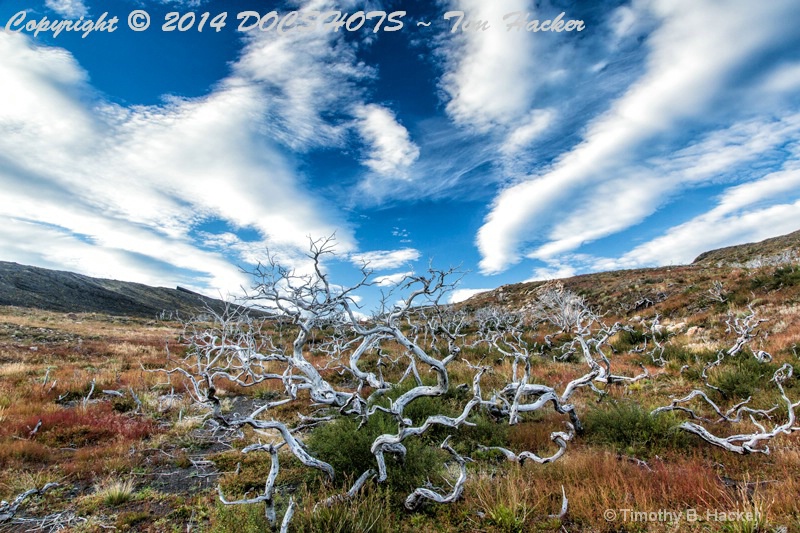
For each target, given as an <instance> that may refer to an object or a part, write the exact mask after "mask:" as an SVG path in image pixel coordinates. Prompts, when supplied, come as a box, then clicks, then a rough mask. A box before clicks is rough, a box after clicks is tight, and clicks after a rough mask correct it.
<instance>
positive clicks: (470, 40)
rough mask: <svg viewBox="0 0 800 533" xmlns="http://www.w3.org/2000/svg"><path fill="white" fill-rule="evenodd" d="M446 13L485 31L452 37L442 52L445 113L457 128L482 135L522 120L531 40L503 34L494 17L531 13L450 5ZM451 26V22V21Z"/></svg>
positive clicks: (515, 0)
mask: <svg viewBox="0 0 800 533" xmlns="http://www.w3.org/2000/svg"><path fill="white" fill-rule="evenodd" d="M448 9H450V10H455V11H463V12H464V13H465V14H466V16H467V17H469V19H470V20H472V21H473V22H475V21H478V20H483V21H490V22H491V23H492V24H493V25H494V27H492V28H490V29H489V30H487V31H467V32H464V33H460V34H455V35H454V36H452V37H451V38H450V42H449V43H448V44H447V46H446V53H447V72H446V73H445V75H444V76H443V77H442V82H441V83H442V88H443V89H444V91H445V92H446V93H447V94H448V96H449V98H450V99H449V101H448V102H447V108H446V109H447V113H448V114H449V115H450V117H452V119H453V120H454V121H455V122H456V123H457V124H460V125H465V126H469V127H473V128H475V129H476V130H478V131H488V130H490V129H491V128H493V127H496V126H498V125H501V126H502V125H506V124H509V123H514V122H516V120H517V119H518V118H519V116H520V115H525V114H527V111H528V109H529V106H530V102H531V98H532V97H533V93H534V90H535V87H536V83H537V79H536V77H535V76H534V75H532V73H538V74H540V75H541V76H544V75H545V74H544V73H543V72H540V71H538V70H537V69H536V68H535V67H536V64H537V60H536V53H535V46H534V39H533V34H532V33H529V32H524V31H523V32H506V31H505V29H504V28H501V27H500V26H499V24H500V23H501V22H502V16H501V17H500V19H498V14H505V13H511V12H515V11H523V12H530V11H533V8H532V6H531V3H530V2H529V1H527V0H495V1H493V2H486V1H484V0H453V1H451V2H450V3H449V4H448ZM451 22H454V21H453V20H451Z"/></svg>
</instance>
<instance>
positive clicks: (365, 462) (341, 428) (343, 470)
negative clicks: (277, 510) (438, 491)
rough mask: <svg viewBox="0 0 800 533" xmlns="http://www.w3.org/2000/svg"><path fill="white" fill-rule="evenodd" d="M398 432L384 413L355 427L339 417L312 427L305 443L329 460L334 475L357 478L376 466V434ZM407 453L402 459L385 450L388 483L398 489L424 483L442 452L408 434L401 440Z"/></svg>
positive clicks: (318, 454) (404, 490)
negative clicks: (374, 453)
mask: <svg viewBox="0 0 800 533" xmlns="http://www.w3.org/2000/svg"><path fill="white" fill-rule="evenodd" d="M383 434H397V422H396V421H395V420H394V419H393V418H392V417H390V416H389V415H387V414H385V413H380V412H378V413H375V414H374V415H372V416H371V417H370V418H369V421H368V422H367V423H366V424H365V425H364V426H362V427H361V428H359V427H358V422H357V421H356V420H353V419H351V418H339V419H337V420H334V421H333V422H330V423H328V424H325V425H323V426H319V427H317V428H315V429H314V431H313V432H312V433H311V435H310V436H309V438H308V439H307V441H306V444H307V446H308V448H309V452H310V453H311V455H313V456H314V457H317V458H318V459H321V460H323V461H325V462H327V463H329V464H330V465H331V466H332V467H333V469H334V472H335V473H336V478H337V479H338V480H340V481H341V480H342V479H343V478H345V477H350V478H356V477H358V476H360V475H361V474H363V473H364V472H365V471H366V470H368V469H370V468H375V469H377V463H376V461H375V456H374V455H372V452H371V451H370V448H371V447H372V443H373V442H374V441H375V439H376V438H377V437H378V436H379V435H383ZM403 445H404V446H405V447H406V450H407V452H408V453H407V454H406V456H405V459H404V460H403V459H402V458H400V457H397V456H395V455H392V454H386V455H385V459H386V466H387V470H388V476H389V479H388V481H387V482H388V484H389V486H390V487H392V488H393V489H396V490H398V491H400V492H408V491H411V490H413V489H414V488H416V487H419V486H420V485H422V484H424V483H425V481H426V480H427V479H428V478H429V477H430V476H431V475H432V474H435V473H436V472H438V471H439V470H440V469H441V465H442V464H443V456H442V455H441V454H442V453H443V452H441V451H440V450H439V449H438V448H437V447H434V446H431V445H429V444H427V443H425V442H424V441H423V440H422V439H420V438H415V437H411V438H408V439H406V440H405V441H404V442H403Z"/></svg>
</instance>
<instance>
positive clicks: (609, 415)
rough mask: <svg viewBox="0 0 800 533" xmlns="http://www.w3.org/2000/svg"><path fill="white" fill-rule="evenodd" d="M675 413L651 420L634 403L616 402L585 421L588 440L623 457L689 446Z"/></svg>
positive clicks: (641, 455)
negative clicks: (612, 449) (606, 447)
mask: <svg viewBox="0 0 800 533" xmlns="http://www.w3.org/2000/svg"><path fill="white" fill-rule="evenodd" d="M679 424H680V419H679V418H678V417H677V416H676V415H674V414H673V413H661V414H659V415H657V416H651V415H650V411H648V410H645V409H643V408H642V407H641V406H640V405H639V404H637V403H634V402H628V401H624V402H614V403H611V404H607V405H605V406H602V407H596V408H594V409H591V410H589V411H588V412H587V413H586V415H585V417H584V426H585V428H586V433H585V435H586V439H587V440H588V441H589V442H592V443H595V444H603V445H607V446H611V447H613V448H614V449H615V450H617V451H618V452H620V453H624V454H626V455H632V456H636V457H650V456H653V455H658V454H661V453H664V452H665V451H667V450H680V449H682V448H685V447H686V446H687V445H689V444H690V442H691V441H690V439H689V437H688V435H686V434H685V433H684V432H682V431H681V430H679V429H678V428H677V426H678V425H679Z"/></svg>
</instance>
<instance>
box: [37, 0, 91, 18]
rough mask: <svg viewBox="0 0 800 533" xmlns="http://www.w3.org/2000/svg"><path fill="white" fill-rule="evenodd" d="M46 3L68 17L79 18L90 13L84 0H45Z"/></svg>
mask: <svg viewBox="0 0 800 533" xmlns="http://www.w3.org/2000/svg"><path fill="white" fill-rule="evenodd" d="M44 4H45V5H46V6H47V7H48V8H49V9H52V10H53V11H55V12H56V13H58V14H59V15H61V16H62V17H66V18H68V19H77V18H80V17H85V16H86V15H88V14H89V10H88V9H87V8H86V5H85V4H84V3H83V1H82V0H45V2H44Z"/></svg>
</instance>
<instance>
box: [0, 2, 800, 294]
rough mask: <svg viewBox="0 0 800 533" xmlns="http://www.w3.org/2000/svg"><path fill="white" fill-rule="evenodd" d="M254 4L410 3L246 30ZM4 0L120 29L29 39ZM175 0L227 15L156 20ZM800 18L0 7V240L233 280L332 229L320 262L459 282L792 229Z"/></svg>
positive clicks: (509, 7) (542, 273) (626, 259)
mask: <svg viewBox="0 0 800 533" xmlns="http://www.w3.org/2000/svg"><path fill="white" fill-rule="evenodd" d="M136 9H143V10H145V11H147V12H148V14H149V15H150V17H151V21H152V24H151V27H150V28H148V29H147V30H146V31H142V32H134V31H132V30H131V29H129V28H128V24H127V17H128V14H129V13H131V12H132V11H133V10H136ZM248 10H255V11H258V12H259V13H261V14H264V15H266V14H267V13H268V12H269V11H272V10H275V11H277V12H278V13H280V14H281V15H283V14H288V13H289V12H291V11H299V12H300V13H302V14H307V13H310V12H312V11H323V12H324V11H328V10H339V11H341V12H344V13H348V14H353V13H356V12H358V11H359V10H364V11H380V10H385V11H387V12H392V11H405V12H406V14H405V15H404V16H403V17H402V21H403V27H402V28H401V29H399V30H398V31H394V32H386V31H379V32H377V33H373V32H372V31H371V26H369V24H368V25H367V26H369V29H366V27H365V28H362V29H361V30H359V31H339V32H333V31H326V30H318V31H310V32H298V31H289V32H286V33H283V34H279V33H278V32H276V31H268V32H260V31H249V32H239V31H237V25H238V23H239V21H238V20H237V18H236V16H237V14H238V13H240V12H243V11H248ZM453 10H457V11H463V12H464V13H465V15H466V18H467V19H471V20H483V21H486V22H488V27H487V29H485V30H484V31H468V32H456V33H452V32H451V31H450V30H451V23H450V22H448V21H445V20H444V17H443V15H444V13H445V12H447V11H453ZM20 11H24V12H25V13H24V14H25V21H26V22H27V21H31V20H36V21H38V20H41V19H42V18H43V17H45V16H46V17H48V19H50V20H76V19H78V18H79V17H81V16H83V17H84V20H96V19H97V18H98V17H100V16H101V15H102V14H103V13H104V12H107V13H108V17H112V16H117V17H118V18H119V21H120V22H119V24H118V29H117V31H115V32H113V33H91V34H89V35H87V36H86V37H85V38H82V37H81V35H80V34H76V33H68V32H64V33H61V34H60V35H58V36H53V34H52V33H50V34H48V33H46V32H42V33H40V34H39V35H38V36H37V37H34V36H33V34H32V32H30V31H27V30H24V29H22V31H16V30H18V29H19V27H18V26H14V25H13V24H10V21H11V20H12V18H14V17H15V16H17V14H18V13H19V12H20ZM174 11H177V12H179V13H180V14H181V15H183V14H185V13H189V12H195V13H196V14H197V17H199V16H200V15H201V14H202V13H204V12H208V13H210V14H211V16H214V15H217V14H219V13H222V12H226V13H227V14H228V16H227V18H226V26H225V27H224V28H222V29H221V31H219V32H215V31H213V30H212V29H211V28H205V29H204V30H203V31H202V32H198V31H196V29H192V30H189V31H186V32H178V31H174V32H165V31H163V30H162V28H161V24H163V22H164V20H165V16H166V14H167V13H169V12H174ZM513 12H524V13H528V14H529V18H530V19H531V20H533V19H538V20H541V21H544V20H546V19H552V18H553V17H556V16H557V15H559V14H560V13H562V12H563V13H564V19H565V20H572V19H574V20H582V21H583V23H584V24H583V26H584V29H583V30H582V31H580V32H578V31H571V32H527V31H510V32H509V31H506V28H505V25H504V19H503V17H504V15H506V14H509V13H513ZM417 22H425V23H430V26H423V25H418V24H417ZM798 23H800V4H798V3H797V1H796V0H770V1H769V2H754V1H752V0H729V1H725V2H721V1H717V0H713V1H712V0H634V1H631V2H619V1H618V2H588V1H586V2H581V1H578V2H575V1H572V2H566V1H563V2H558V1H535V2H534V1H526V0H502V1H501V0H498V1H493V2H488V1H482V0H446V1H445V0H443V1H439V2H422V1H416V2H400V1H394V2H392V1H385V2H380V1H370V2H354V1H349V0H343V1H341V2H326V1H324V0H311V1H300V0H298V1H295V2H290V3H275V2H268V1H264V0H261V1H258V2H254V1H245V0H241V1H236V2H224V3H223V2H221V1H214V0H210V1H202V0H193V1H180V0H171V1H168V0H163V1H157V0H138V1H131V0H104V1H102V2H99V1H98V2H93V1H91V0H46V1H45V2H38V1H30V0H0V27H3V28H5V29H0V191H1V194H2V201H0V260H7V261H16V262H20V263H24V264H32V265H38V266H43V267H48V268H58V269H66V270H72V271H77V272H81V273H85V274H89V275H93V276H100V277H108V278H116V279H124V280H130V281H138V282H143V283H148V284H152V285H162V286H175V285H182V286H187V287H191V288H194V289H197V290H201V291H202V292H206V293H210V294H216V293H217V292H221V293H223V294H225V293H236V292H238V288H239V287H240V286H248V285H249V283H250V281H249V278H248V277H247V276H246V275H244V274H242V272H241V271H240V269H239V267H240V266H241V267H245V268H247V267H249V266H250V265H253V264H254V263H255V262H257V261H258V260H263V259H265V258H266V250H267V249H269V250H270V251H271V252H272V253H273V254H275V256H276V258H277V259H278V260H279V261H280V262H282V263H283V264H285V265H288V266H292V267H295V268H297V269H299V270H301V271H302V270H303V269H305V268H307V262H306V261H305V258H304V252H305V251H306V250H307V247H308V237H309V236H311V237H313V238H319V237H324V236H328V235H331V234H333V233H335V234H336V238H337V242H338V247H337V252H338V256H337V259H336V260H330V261H327V262H326V268H327V269H328V270H329V271H330V272H331V274H332V278H333V279H334V281H336V282H339V283H343V284H347V283H351V282H352V281H353V280H355V279H357V276H356V273H357V271H356V269H355V265H358V264H359V263H361V262H363V261H369V262H370V266H371V268H372V269H373V270H374V271H375V275H376V276H378V277H379V278H380V279H383V280H391V279H394V278H395V277H397V276H399V275H400V274H403V273H407V272H422V271H424V270H425V269H427V268H428V265H429V264H433V265H434V266H435V267H439V268H448V267H450V266H459V265H460V267H461V268H462V269H463V270H465V271H468V273H467V274H466V275H465V276H464V278H463V279H462V282H461V285H460V291H459V292H458V293H457V294H456V295H454V297H455V298H462V297H464V296H466V295H468V294H471V292H472V291H475V290H479V289H488V288H494V287H497V286H499V285H502V284H506V283H513V282H519V281H524V280H531V279H545V278H553V277H565V276H571V275H575V274H581V273H587V272H593V271H599V270H610V269H620V268H638V267H647V266H657V265H668V264H681V263H686V262H690V261H691V260H692V259H693V258H694V257H695V256H697V255H698V254H699V253H701V252H703V251H706V250H709V249H712V248H717V247H720V246H727V245H731V244H737V243H742V242H750V241H756V240H761V239H764V238H768V237H771V236H776V235H780V234H784V233H789V232H791V231H794V230H797V229H800V142H798V138H799V136H798V134H799V133H800V105H798V104H800V32H798V31H797V24H798ZM387 24H388V23H387ZM372 300H374V295H369V294H367V295H365V303H367V304H369V303H371V301H372Z"/></svg>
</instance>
